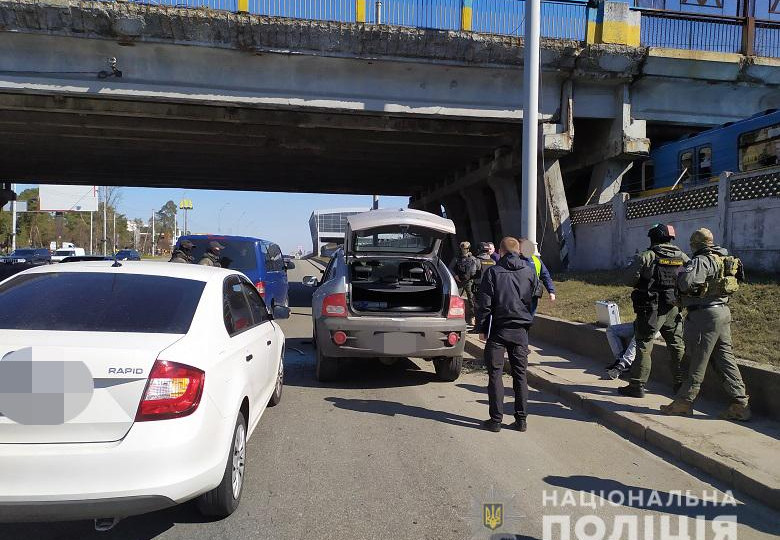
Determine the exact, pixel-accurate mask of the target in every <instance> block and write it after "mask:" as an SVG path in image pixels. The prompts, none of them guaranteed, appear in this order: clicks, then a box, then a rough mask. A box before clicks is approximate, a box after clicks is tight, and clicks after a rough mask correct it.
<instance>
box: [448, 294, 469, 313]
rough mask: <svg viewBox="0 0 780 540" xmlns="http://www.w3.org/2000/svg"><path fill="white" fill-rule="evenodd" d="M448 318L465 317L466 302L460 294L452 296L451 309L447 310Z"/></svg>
mask: <svg viewBox="0 0 780 540" xmlns="http://www.w3.org/2000/svg"><path fill="white" fill-rule="evenodd" d="M447 318H448V319H465V318H466V302H464V301H463V298H461V297H460V296H454V295H453V296H450V309H449V311H448V312H447Z"/></svg>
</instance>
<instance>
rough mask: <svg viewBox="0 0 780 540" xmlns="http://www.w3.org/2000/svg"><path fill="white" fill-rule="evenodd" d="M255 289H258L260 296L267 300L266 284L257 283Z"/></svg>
mask: <svg viewBox="0 0 780 540" xmlns="http://www.w3.org/2000/svg"><path fill="white" fill-rule="evenodd" d="M255 288H256V289H257V292H259V293H260V296H262V297H263V298H265V283H264V282H262V281H258V282H257V283H255Z"/></svg>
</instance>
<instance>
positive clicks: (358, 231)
mask: <svg viewBox="0 0 780 540" xmlns="http://www.w3.org/2000/svg"><path fill="white" fill-rule="evenodd" d="M454 233H455V225H454V224H453V223H452V221H451V220H449V219H445V218H442V217H439V216H436V215H434V214H430V213H428V212H422V211H420V210H408V209H401V210H372V211H370V212H365V213H363V214H355V215H353V216H350V217H349V218H347V229H346V233H345V245H344V248H343V249H339V250H338V251H337V252H336V253H335V254H334V255H333V258H332V259H331V261H330V264H329V265H328V267H327V269H326V270H325V273H324V275H323V277H322V283H320V282H319V280H317V279H316V278H314V277H312V276H307V277H305V278H304V279H303V282H304V284H306V285H309V286H312V287H317V290H316V291H315V292H314V295H313V299H312V319H313V321H312V322H313V323H314V324H313V326H314V341H315V345H316V347H317V379H318V380H320V381H328V380H333V379H335V378H336V377H337V376H338V370H339V359H340V358H345V357H384V358H393V357H409V356H411V357H415V358H423V359H425V360H433V365H434V367H435V369H436V374H437V375H438V377H439V378H440V379H442V380H445V381H454V380H455V379H457V378H458V376H459V375H460V371H461V366H462V363H463V345H464V340H465V332H466V321H465V305H464V302H463V299H462V298H461V297H460V295H459V294H458V288H457V286H456V284H455V280H454V279H453V278H452V275H451V274H450V272H449V270H448V269H447V266H446V265H445V264H444V263H443V262H442V261H441V260H439V250H440V248H441V243H442V240H443V239H444V238H445V237H446V236H447V235H448V234H454Z"/></svg>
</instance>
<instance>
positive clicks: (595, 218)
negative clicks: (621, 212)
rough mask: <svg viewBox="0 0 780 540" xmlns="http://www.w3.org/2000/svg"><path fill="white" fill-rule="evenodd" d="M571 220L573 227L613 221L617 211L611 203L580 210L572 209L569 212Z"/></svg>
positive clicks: (580, 208)
mask: <svg viewBox="0 0 780 540" xmlns="http://www.w3.org/2000/svg"><path fill="white" fill-rule="evenodd" d="M569 219H570V220H571V223H572V225H581V224H583V223H599V222H602V221H612V220H613V219H615V210H614V208H613V207H612V203H611V202H610V203H605V204H592V205H589V206H580V207H579V208H572V209H571V210H570V211H569Z"/></svg>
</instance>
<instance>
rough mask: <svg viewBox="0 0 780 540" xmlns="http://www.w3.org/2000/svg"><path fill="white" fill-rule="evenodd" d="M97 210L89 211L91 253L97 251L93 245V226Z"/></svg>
mask: <svg viewBox="0 0 780 540" xmlns="http://www.w3.org/2000/svg"><path fill="white" fill-rule="evenodd" d="M94 217H95V212H90V213H89V254H90V255H92V254H93V253H95V248H94V247H92V226H93V222H94Z"/></svg>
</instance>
